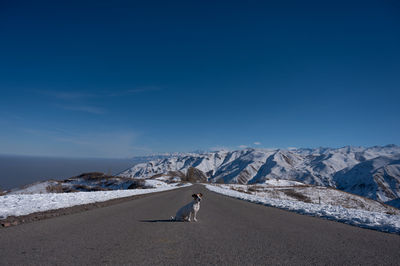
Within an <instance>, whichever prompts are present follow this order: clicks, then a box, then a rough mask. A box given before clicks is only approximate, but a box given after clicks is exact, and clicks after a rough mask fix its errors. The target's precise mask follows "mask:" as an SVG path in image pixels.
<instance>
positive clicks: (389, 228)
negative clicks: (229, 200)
mask: <svg viewBox="0 0 400 266" xmlns="http://www.w3.org/2000/svg"><path fill="white" fill-rule="evenodd" d="M205 186H206V188H207V189H208V190H210V191H214V192H216V193H220V194H223V195H226V196H230V197H234V198H238V199H242V200H246V201H249V202H254V203H258V204H263V205H266V206H271V207H276V208H280V209H284V210H290V211H294V212H297V213H300V214H306V215H311V216H317V217H322V218H326V219H329V220H334V221H338V222H342V223H346V224H350V225H355V226H359V227H363V228H369V229H375V230H379V231H383V232H390V233H396V234H400V215H392V214H385V213H381V212H373V211H366V210H358V209H349V208H344V207H342V206H334V205H330V204H316V203H306V202H302V201H293V200H287V199H273V198H267V197H264V196H260V195H257V194H256V195H253V194H247V193H243V192H239V191H235V190H232V189H231V188H230V187H228V186H224V185H205Z"/></svg>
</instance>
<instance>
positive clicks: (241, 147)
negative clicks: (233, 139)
mask: <svg viewBox="0 0 400 266" xmlns="http://www.w3.org/2000/svg"><path fill="white" fill-rule="evenodd" d="M238 148H239V149H246V148H248V146H246V145H239V146H238Z"/></svg>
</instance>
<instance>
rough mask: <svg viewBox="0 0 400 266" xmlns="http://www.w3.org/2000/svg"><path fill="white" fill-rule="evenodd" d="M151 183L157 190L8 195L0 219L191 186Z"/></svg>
mask: <svg viewBox="0 0 400 266" xmlns="http://www.w3.org/2000/svg"><path fill="white" fill-rule="evenodd" d="M147 181H152V180H147ZM147 181H146V182H147ZM151 183H152V185H155V186H156V187H157V188H151V189H130V190H113V191H95V192H73V193H46V194H8V195H5V196H0V219H5V218H7V217H8V216H21V215H27V214H31V213H35V212H43V211H48V210H55V209H61V208H67V207H72V206H76V205H83V204H89V203H94V202H101V201H107V200H111V199H116V198H124V197H130V196H134V195H143V194H149V193H154V192H160V191H166V190H171V189H176V188H180V187H185V186H191V184H186V185H183V186H177V184H170V185H166V184H165V183H164V182H160V183H163V184H162V185H161V184H158V183H157V184H156V183H155V182H151Z"/></svg>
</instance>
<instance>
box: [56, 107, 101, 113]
mask: <svg viewBox="0 0 400 266" xmlns="http://www.w3.org/2000/svg"><path fill="white" fill-rule="evenodd" d="M56 106H57V107H59V108H62V109H65V110H70V111H79V112H86V113H90V114H104V113H106V110H105V109H103V108H99V107H96V106H90V105H56Z"/></svg>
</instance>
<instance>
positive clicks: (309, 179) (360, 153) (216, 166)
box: [118, 144, 400, 202]
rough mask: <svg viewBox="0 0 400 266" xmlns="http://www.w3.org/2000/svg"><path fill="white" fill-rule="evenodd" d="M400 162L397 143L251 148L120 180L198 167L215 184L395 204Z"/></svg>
mask: <svg viewBox="0 0 400 266" xmlns="http://www.w3.org/2000/svg"><path fill="white" fill-rule="evenodd" d="M384 158H386V159H384ZM398 158H400V147H399V146H397V145H394V144H390V145H386V146H373V147H367V148H364V147H355V146H345V147H341V148H324V147H319V148H314V149H313V148H299V149H255V148H247V149H242V150H236V151H226V150H223V151H213V152H206V153H187V154H179V155H171V156H166V157H165V158H162V159H159V160H152V161H149V162H145V163H141V164H137V165H135V166H133V167H132V168H129V169H127V170H125V171H123V172H121V173H120V174H118V176H121V177H128V178H139V179H143V178H144V179H147V178H152V177H153V176H155V175H164V176H171V175H176V173H177V172H178V173H181V174H182V175H186V173H187V171H188V169H189V168H196V169H197V170H199V171H201V172H202V173H203V174H204V176H205V177H206V178H207V181H208V182H212V183H228V184H258V183H265V182H267V181H268V180H271V179H284V180H292V181H298V182H302V183H305V184H310V185H318V186H326V187H334V188H338V189H341V190H344V191H346V192H351V193H354V194H357V195H361V196H365V197H368V198H371V199H375V200H378V201H381V202H389V201H392V200H395V199H397V198H399V197H400V161H399V160H398ZM368 165H374V167H372V168H371V167H370V168H368V167H367V166H368ZM365 168H368V169H369V170H366V169H365ZM362 169H364V170H362ZM360 172H361V174H357V173H360ZM169 173H172V174H169ZM197 175H198V176H203V175H201V174H200V173H198V174H197ZM171 177H172V176H171Z"/></svg>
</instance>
